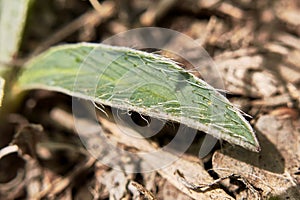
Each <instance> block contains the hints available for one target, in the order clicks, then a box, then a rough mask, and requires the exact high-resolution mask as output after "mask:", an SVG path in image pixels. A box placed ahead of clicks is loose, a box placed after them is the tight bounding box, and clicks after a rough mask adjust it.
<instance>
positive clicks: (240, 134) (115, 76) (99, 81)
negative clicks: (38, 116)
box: [18, 43, 259, 151]
mask: <svg viewBox="0 0 300 200" xmlns="http://www.w3.org/2000/svg"><path fill="white" fill-rule="evenodd" d="M18 83H19V86H20V88H21V89H23V90H25V89H33V88H36V89H48V90H54V91H59V92H63V93H66V94H69V95H72V96H77V97H81V98H84V99H90V100H93V101H95V102H97V103H100V104H104V105H108V106H112V107H115V108H120V109H125V110H133V111H136V112H138V113H141V114H144V115H148V116H150V117H155V118H160V119H165V120H172V121H177V122H179V123H182V124H185V125H187V126H189V127H192V128H195V129H198V130H201V131H204V132H206V133H208V134H211V135H212V136H214V137H216V138H219V139H224V140H226V141H228V142H230V143H232V144H237V145H241V146H243V147H245V148H247V149H250V150H252V151H259V144H258V142H257V139H256V137H255V134H254V132H253V130H252V128H251V126H250V125H249V123H248V122H247V121H246V120H245V119H244V118H243V116H242V115H241V114H240V112H239V111H238V110H237V109H236V108H235V107H234V106H232V105H231V104H230V102H229V101H228V100H227V99H226V98H225V97H224V96H223V95H221V94H220V93H219V92H218V91H217V90H215V89H214V88H213V87H212V86H210V85H208V84H207V83H206V82H204V81H202V80H201V79H199V78H197V77H195V76H194V75H192V74H190V73H188V72H187V71H186V70H184V69H183V68H181V67H179V66H178V64H177V63H176V62H174V61H172V60H170V59H167V58H164V57H162V56H159V55H155V54H152V53H146V52H142V51H137V50H133V49H130V48H125V47H113V46H107V45H103V44H88V43H82V44H76V45H63V46H59V47H55V48H52V49H50V50H48V51H47V52H45V53H43V54H42V55H40V56H39V57H36V58H34V59H33V60H31V61H30V62H29V63H27V65H26V69H25V70H24V72H23V74H22V76H21V77H20V79H19V82H18Z"/></svg>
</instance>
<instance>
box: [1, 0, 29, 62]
mask: <svg viewBox="0 0 300 200" xmlns="http://www.w3.org/2000/svg"><path fill="white" fill-rule="evenodd" d="M31 1H32V0H0V30H1V31H0V44H1V45H0V61H1V62H2V63H8V62H10V61H11V59H12V58H13V57H14V56H15V54H16V53H17V52H18V49H19V45H20V41H21V39H22V33H23V30H24V26H25V21H26V17H27V12H28V9H29V7H30V3H31Z"/></svg>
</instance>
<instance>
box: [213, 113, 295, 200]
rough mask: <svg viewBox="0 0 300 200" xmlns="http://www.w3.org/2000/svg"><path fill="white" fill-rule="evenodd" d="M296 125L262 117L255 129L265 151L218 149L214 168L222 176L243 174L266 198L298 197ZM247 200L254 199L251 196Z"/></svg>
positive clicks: (286, 121)
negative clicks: (257, 152)
mask: <svg viewBox="0 0 300 200" xmlns="http://www.w3.org/2000/svg"><path fill="white" fill-rule="evenodd" d="M295 123H296V124H295ZM297 126H298V127H299V121H298V122H293V121H291V120H290V119H287V118H284V119H278V118H277V117H275V116H271V115H265V116H262V117H260V118H259V120H258V122H257V123H256V128H257V129H258V131H259V132H258V134H257V135H258V139H259V141H260V144H261V147H262V151H261V152H260V153H259V154H256V153H252V152H249V151H246V150H243V149H241V148H237V147H235V148H228V149H224V150H222V151H217V152H216V153H215V154H214V156H213V169H214V170H215V171H216V172H217V173H218V174H219V175H220V176H221V177H223V176H228V175H230V174H232V173H234V174H238V175H241V176H242V177H244V178H245V179H246V180H247V181H249V183H251V184H252V185H253V186H254V187H255V188H259V189H260V190H261V191H259V192H260V193H261V196H262V197H263V198H267V197H271V196H278V197H280V198H282V199H286V198H289V199H295V200H296V199H298V197H299V196H300V192H299V191H300V190H299V185H297V181H296V180H297V176H298V175H296V174H295V173H296V171H297V167H298V166H299V165H300V159H299V155H300V154H299V150H300V149H299V132H296V131H295V130H297V128H296V127H297ZM298 129H299V128H298ZM298 131H299V130H298ZM260 132H262V133H263V134H261V133H260ZM298 178H299V177H298ZM298 183H299V180H298ZM249 195H252V194H249ZM248 199H255V198H254V197H253V195H252V197H251V196H249V197H248Z"/></svg>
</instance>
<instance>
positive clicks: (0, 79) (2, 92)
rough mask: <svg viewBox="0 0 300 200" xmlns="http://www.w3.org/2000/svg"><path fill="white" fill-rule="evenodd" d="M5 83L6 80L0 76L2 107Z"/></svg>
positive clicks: (0, 102) (0, 101) (0, 103)
mask: <svg viewBox="0 0 300 200" xmlns="http://www.w3.org/2000/svg"><path fill="white" fill-rule="evenodd" d="M4 83H5V80H4V79H3V78H2V77H0V107H1V106H2V99H3V96H4Z"/></svg>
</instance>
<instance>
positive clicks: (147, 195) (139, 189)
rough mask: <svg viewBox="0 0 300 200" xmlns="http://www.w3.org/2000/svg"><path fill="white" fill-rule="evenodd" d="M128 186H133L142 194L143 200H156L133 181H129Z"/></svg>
mask: <svg viewBox="0 0 300 200" xmlns="http://www.w3.org/2000/svg"><path fill="white" fill-rule="evenodd" d="M130 184H131V185H132V186H134V187H135V188H136V189H137V190H138V192H139V193H141V194H143V195H144V197H145V198H147V199H148V200H156V197H155V196H154V195H153V194H152V193H151V192H150V191H148V190H147V189H145V188H144V187H143V186H142V185H141V184H139V183H137V182H135V181H131V182H130Z"/></svg>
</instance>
